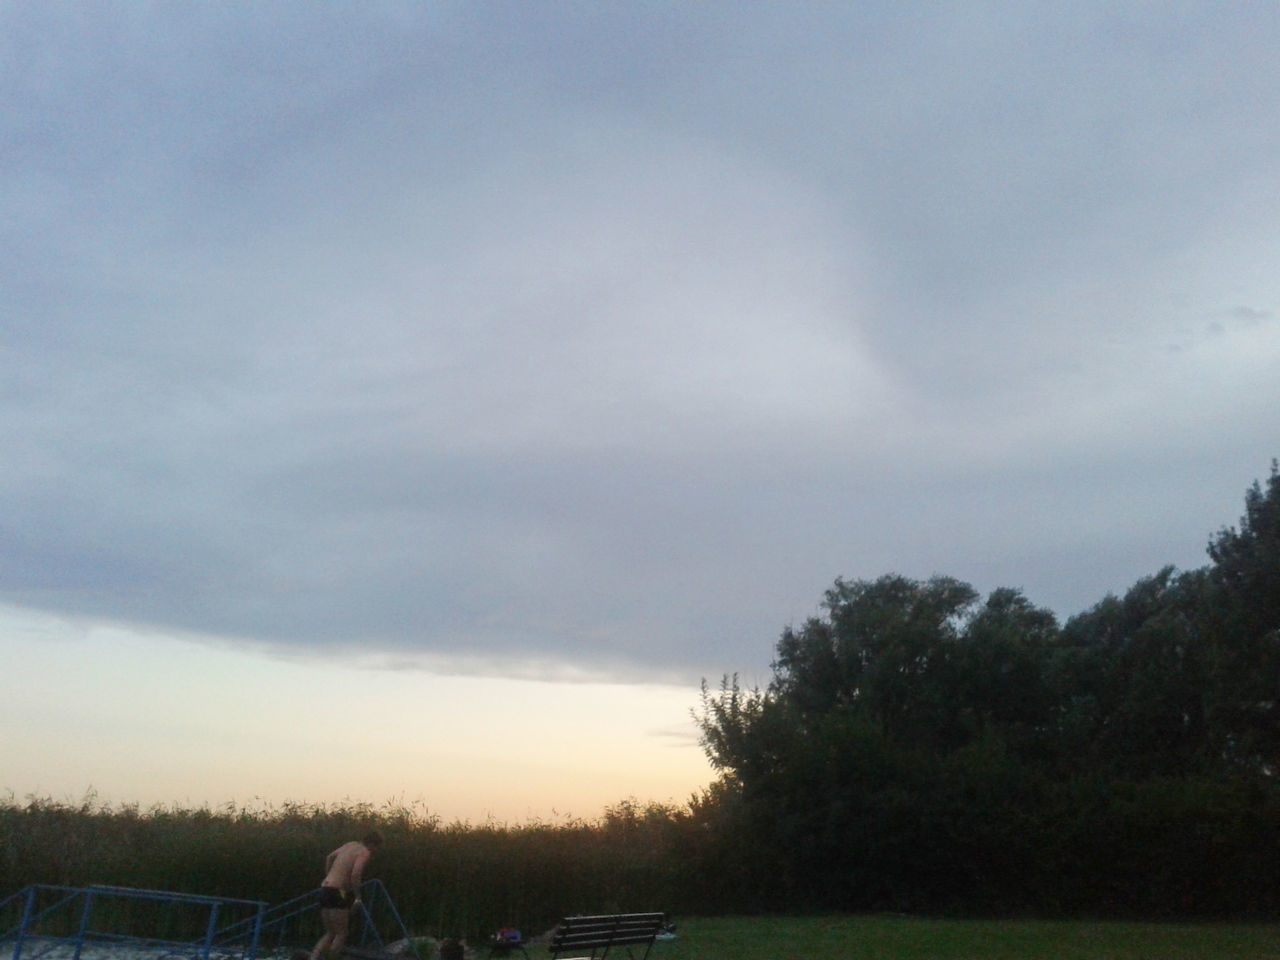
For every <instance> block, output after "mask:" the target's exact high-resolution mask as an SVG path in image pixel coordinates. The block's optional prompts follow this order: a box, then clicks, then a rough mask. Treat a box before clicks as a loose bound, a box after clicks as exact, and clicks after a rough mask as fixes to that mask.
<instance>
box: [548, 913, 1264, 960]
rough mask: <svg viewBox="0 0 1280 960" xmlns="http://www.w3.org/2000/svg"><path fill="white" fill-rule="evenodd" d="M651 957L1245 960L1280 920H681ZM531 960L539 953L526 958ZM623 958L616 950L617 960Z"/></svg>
mask: <svg viewBox="0 0 1280 960" xmlns="http://www.w3.org/2000/svg"><path fill="white" fill-rule="evenodd" d="M677 932H678V934H679V937H678V939H676V940H672V941H667V942H660V943H657V944H655V945H654V948H653V952H652V953H651V954H650V960H864V958H865V960H871V958H875V960H1215V958H1221V960H1250V958H1255V957H1256V958H1263V957H1266V958H1273V957H1277V956H1280V924H1173V923H1170V924H1156V923H1093V922H1068V921H1061V922H1059V921H1037V920H1026V921H1022V920H1006V921H996V920H993V921H977V920H922V919H915V918H906V917H876V916H871V917H864V916H832V917H752V918H737V917H715V918H706V919H697V918H691V919H681V920H680V921H679V925H678V929H677ZM534 957H535V960H540V957H539V954H535V955H534ZM621 957H625V953H624V954H622V955H621V956H620V958H619V960H621Z"/></svg>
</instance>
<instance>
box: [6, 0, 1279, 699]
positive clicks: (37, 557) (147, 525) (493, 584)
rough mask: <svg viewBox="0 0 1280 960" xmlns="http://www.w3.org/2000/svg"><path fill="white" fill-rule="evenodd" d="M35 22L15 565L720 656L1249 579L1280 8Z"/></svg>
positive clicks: (599, 651)
mask: <svg viewBox="0 0 1280 960" xmlns="http://www.w3.org/2000/svg"><path fill="white" fill-rule="evenodd" d="M0 17H2V18H3V23H2V24H0V26H3V28H4V29H3V30H2V31H0V33H2V34H3V37H4V40H3V41H0V42H3V44H4V49H3V52H4V56H3V57H0V63H3V64H4V66H3V67H2V68H0V69H3V71H4V72H3V74H2V75H0V78H2V79H3V80H4V83H3V84H0V89H3V90H4V91H6V92H5V93H4V94H3V101H2V102H0V106H2V107H3V110H2V111H0V116H3V117H4V120H3V121H0V146H3V150H0V156H2V157H3V159H0V164H3V172H4V178H3V184H4V185H3V187H0V214H2V215H3V216H0V223H3V224H4V225H3V226H0V245H2V247H3V251H4V257H3V258H0V289H2V290H3V292H4V297H3V299H4V302H5V303H6V304H7V307H6V308H5V312H4V316H3V320H2V321H0V323H2V326H0V364H3V370H4V377H3V381H2V382H0V436H2V437H3V439H4V443H5V448H6V450H7V451H8V455H7V457H6V463H5V464H4V465H3V466H0V507H2V508H3V510H2V513H0V517H2V519H0V600H4V601H6V602H9V603H14V604H19V605H25V606H29V607H33V608H37V609H43V610H49V611H53V612H57V613H64V614H79V615H86V616H94V617H103V618H114V619H120V620H126V621H130V622H134V623H139V624H146V625H153V626H157V627H166V628H173V629H182V630H190V631H196V632H200V633H205V634H210V635H227V636H233V637H239V638H244V639H247V640H249V641H252V642H256V643H262V644H265V645H266V646H268V647H270V648H273V649H275V650H276V651H277V652H278V653H280V654H281V655H289V654H290V652H291V651H292V650H294V649H297V648H310V647H314V646H317V645H319V646H323V647H328V648H333V649H335V650H336V649H349V650H360V651H363V652H364V653H366V654H373V655H378V656H384V657H386V658H387V662H388V663H420V664H423V665H429V666H431V667H432V668H433V669H455V670H459V671H465V672H477V671H480V672H483V671H501V672H509V673H518V674H520V675H531V674H539V673H541V674H546V675H558V676H563V675H566V671H568V673H574V674H575V675H576V673H578V672H580V673H581V674H584V675H585V674H593V673H600V672H606V673H616V674H620V675H627V676H645V675H648V676H652V675H654V674H653V673H652V672H650V673H648V674H646V673H645V671H646V670H648V671H652V670H653V669H654V668H653V667H651V666H650V665H651V664H654V663H657V664H659V665H660V666H659V668H657V669H660V670H662V671H664V674H663V675H664V676H672V675H675V676H681V677H696V676H697V675H698V674H699V673H711V674H718V673H719V672H720V671H722V670H734V669H738V668H739V667H746V666H750V665H760V664H764V663H767V659H768V656H769V652H770V648H771V645H772V642H773V640H774V639H775V638H776V635H777V632H778V630H779V629H780V628H781V626H782V625H783V624H785V623H786V622H788V621H792V620H797V619H801V618H803V617H804V616H807V615H809V614H811V613H813V612H814V611H815V608H816V604H817V601H818V599H819V597H820V595H821V592H822V590H823V589H824V588H825V587H826V586H827V585H829V584H830V582H831V580H832V579H833V578H834V577H835V576H837V575H844V576H876V575H878V574H880V573H883V572H887V571H890V570H898V571H901V572H904V573H907V574H909V575H913V576H928V575H930V574H931V573H934V572H944V573H949V574H952V575H955V576H958V577H961V578H963V579H967V580H971V581H973V582H974V583H975V584H976V585H977V586H979V587H980V588H982V589H990V588H993V587H995V586H1000V585H1011V586H1021V587H1023V588H1024V589H1025V590H1026V591H1027V593H1028V594H1029V596H1031V598H1032V599H1033V600H1035V601H1038V602H1041V603H1045V604H1048V605H1051V606H1052V607H1054V609H1056V610H1057V611H1058V612H1059V613H1061V614H1068V613H1071V612H1075V611H1077V610H1079V609H1082V608H1083V607H1084V606H1087V605H1089V604H1092V603H1093V602H1095V601H1096V600H1098V599H1100V598H1101V596H1102V595H1103V594H1104V593H1105V592H1106V591H1108V590H1121V589H1124V588H1125V587H1126V586H1127V585H1128V584H1129V583H1130V582H1132V580H1134V579H1136V578H1137V577H1139V576H1142V575H1145V574H1147V573H1150V572H1154V570H1156V569H1158V568H1159V567H1160V566H1162V565H1164V564H1165V563H1176V564H1179V565H1182V566H1186V565H1198V564H1199V563H1201V562H1203V552H1202V551H1203V546H1204V543H1205V541H1206V539H1207V536H1208V534H1209V533H1210V532H1211V531H1212V530H1214V529H1216V528H1217V527H1218V526H1220V525H1222V524H1223V523H1227V522H1230V521H1231V520H1232V519H1233V518H1234V517H1235V515H1236V513H1237V512H1238V506H1237V503H1238V501H1239V500H1240V495H1241V494H1242V492H1243V490H1244V488H1245V487H1246V486H1247V485H1248V483H1249V482H1250V481H1251V480H1252V479H1253V478H1254V477H1256V476H1259V475H1260V474H1261V473H1262V472H1263V471H1264V470H1265V468H1266V464H1267V463H1268V462H1269V459H1270V458H1271V457H1272V456H1274V455H1275V454H1276V451H1275V450H1274V449H1272V447H1271V446H1269V445H1273V444H1274V439H1275V438H1274V428H1273V419H1274V410H1275V408H1276V405H1277V400H1280V397H1278V396H1277V387H1276V383H1278V382H1280V378H1277V377H1276V376H1275V374H1276V367H1277V360H1278V359H1280V358H1278V355H1277V344H1276V341H1275V338H1274V330H1273V329H1272V328H1273V327H1274V322H1273V318H1274V316H1275V311H1276V294H1277V290H1276V286H1275V281H1274V276H1273V274H1274V270H1273V269H1272V268H1273V265H1274V262H1275V253H1276V244H1277V240H1278V235H1277V231H1276V227H1275V224H1276V223H1278V222H1280V217H1277V216H1276V215H1277V214H1280V210H1278V209H1277V206H1278V205H1280V204H1278V201H1277V199H1276V196H1275V193H1274V190H1273V189H1272V187H1273V184H1272V182H1271V181H1272V178H1273V171H1272V170H1271V164H1272V158H1273V157H1274V156H1275V154H1276V148H1277V147H1280V143H1277V140H1280V125H1278V124H1277V123H1276V121H1275V119H1274V117H1273V116H1272V113H1273V110H1272V105H1273V104H1274V102H1275V101H1276V99H1277V97H1276V95H1277V94H1280V71H1278V70H1277V68H1276V66H1275V64H1274V59H1273V57H1272V56H1271V53H1270V51H1271V50H1272V49H1273V48H1274V43H1273V41H1275V40H1276V39H1277V38H1276V37H1275V35H1274V34H1275V25H1274V23H1270V22H1268V21H1267V18H1266V17H1265V16H1264V15H1262V14H1259V13H1256V12H1252V11H1247V10H1238V11H1232V12H1231V13H1230V14H1229V15H1224V14H1223V13H1222V12H1221V11H1220V10H1210V9H1208V8H1205V9H1203V10H1201V9H1198V8H1196V7H1194V6H1191V7H1187V8H1185V9H1184V10H1183V11H1182V14H1181V16H1180V17H1173V16H1172V15H1169V14H1167V13H1166V12H1165V11H1162V10H1156V9H1153V8H1149V7H1146V6H1141V5H1132V6H1121V7H1118V8H1117V7H1114V6H1109V7H1097V8H1073V9H1070V10H1067V9H1064V10H1060V11H1044V10H1040V11H1028V10H1023V9H1020V8H1019V9H1010V8H1006V7H1002V6H1000V5H992V6H976V7H975V6H969V7H966V8H965V10H964V12H963V15H960V14H959V13H956V14H953V13H950V12H947V11H927V12H916V13H913V14H911V15H904V14H902V13H901V11H899V10H897V9H896V8H893V9H891V8H888V7H886V8H884V9H880V8H878V7H874V6H873V7H869V8H860V9H859V10H857V11H835V10H831V9H829V8H823V7H819V6H813V7H807V6H806V7H792V8H786V9H783V8H778V9H768V10H766V9H758V10H752V11H746V12H744V11H733V12H732V13H731V12H730V11H728V10H727V8H726V9H718V8H692V7H691V8H688V9H679V10H677V9H674V8H654V7H648V6H639V5H637V6H629V5H621V6H617V5H615V6H611V7H608V8H600V7H595V6H586V5H583V6H580V7H579V6H568V7H554V8H547V7H533V8H529V7H523V6H518V5H512V6H505V5H494V6H489V7H476V6H474V5H450V4H442V5H434V6H432V7H430V8H425V9H422V8H397V7H395V6H389V5H388V6H380V7H377V8H371V9H368V10H365V9H355V8H352V9H350V10H346V11H342V12H341V13H337V14H335V13H333V12H328V13H323V14H319V13H316V12H315V11H314V10H312V9H310V8H304V7H301V6H292V5H288V4H280V5H273V6H271V7H267V8H263V7H260V6H257V5H247V6H236V5H230V6H225V5H220V6H218V7H213V8H205V9H202V10H189V9H182V8H149V7H134V6H129V7H111V6H108V7H94V8H92V9H90V8H47V9H46V8H36V7H30V6H27V7H10V8H7V9H6V10H5V11H4V12H3V14H0Z"/></svg>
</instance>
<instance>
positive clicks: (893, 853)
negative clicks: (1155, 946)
mask: <svg viewBox="0 0 1280 960" xmlns="http://www.w3.org/2000/svg"><path fill="white" fill-rule="evenodd" d="M1208 555H1209V558H1210V563H1209V564H1208V565H1206V566H1205V567H1203V568H1201V569H1197V570H1193V571H1189V572H1178V571H1176V570H1175V569H1174V568H1172V567H1166V568H1165V569H1162V570H1160V571H1158V572H1157V573H1155V574H1153V575H1151V576H1149V577H1145V578H1143V579H1142V580H1140V581H1138V582H1137V583H1136V584H1134V585H1133V586H1132V587H1131V588H1130V589H1129V590H1128V591H1127V592H1126V593H1125V594H1124V595H1123V596H1115V595H1109V596H1107V597H1105V598H1104V599H1103V600H1102V601H1101V602H1099V603H1098V604H1097V605H1095V606H1094V607H1092V608H1091V609H1089V610H1087V611H1085V612H1083V613H1081V614H1079V615H1077V616H1074V617H1071V618H1070V619H1068V620H1067V621H1066V623H1065V624H1062V625H1059V624H1058V622H1057V619H1056V617H1055V616H1054V614H1053V613H1052V612H1050V611H1049V610H1046V609H1044V608H1041V607H1037V606H1036V605H1034V604H1033V603H1032V602H1031V601H1029V600H1028V599H1027V598H1026V597H1025V596H1023V595H1022V593H1021V592H1020V591H1018V590H1014V589H1008V588H1001V589H997V590H995V591H993V592H991V593H990V594H989V595H988V596H986V597H985V598H983V597H981V596H980V595H979V594H978V592H977V591H975V590H974V588H973V587H972V586H970V585H969V584H967V583H963V582H961V581H959V580H955V579H952V578H950V577H945V576H935V577H933V578H931V579H929V580H926V581H919V580H912V579H908V578H906V577H902V576H897V575H888V576H883V577H880V578H879V579H876V580H871V581H866V580H859V581H845V580H837V581H836V582H835V585H834V586H833V587H832V588H831V589H830V590H828V591H827V592H826V596H825V599H824V601H823V604H822V610H823V614H822V615H821V616H817V617H814V618H811V619H809V620H808V621H807V622H805V623H804V624H803V625H801V626H799V627H798V628H789V629H787V630H785V631H784V632H783V634H782V636H781V638H780V639H779V641H778V642H777V646H776V657H775V659H774V662H773V677H772V681H771V682H770V683H769V684H768V686H767V687H766V688H764V689H759V688H755V689H743V688H742V687H741V686H740V685H739V683H738V682H737V680H736V678H725V680H724V681H723V682H722V683H721V685H720V687H719V688H718V689H714V690H713V689H709V688H708V687H707V685H706V684H705V683H704V685H703V691H702V703H701V708H700V711H699V712H698V722H699V725H700V728H701V733H702V742H703V745H704V747H705V749H706V751H707V755H708V756H709V758H710V759H711V761H712V763H713V765H714V767H715V768H716V770H717V771H718V779H717V781H716V783H715V784H714V785H713V791H712V792H713V794H714V797H715V803H716V806H717V808H718V811H717V812H718V815H719V816H720V817H721V818H722V820H723V833H724V836H725V837H726V839H727V838H736V839H737V841H738V845H737V846H735V847H733V848H732V849H730V848H728V847H726V849H725V850H724V851H723V852H722V856H724V857H726V859H727V862H726V865H725V867H726V869H725V877H726V880H727V881H728V882H730V883H732V885H733V888H734V890H735V893H734V894H733V896H732V897H731V899H735V900H736V901H737V902H738V903H739V904H740V905H742V906H745V907H751V908H756V909H778V908H782V909H787V908H805V909H813V908H835V909H891V910H911V911H960V912H1036V913H1053V914H1062V913H1073V914H1080V913H1091V914H1107V915H1149V916H1150V915H1155V916H1161V915H1163V916H1191V915H1196V916H1202V915H1211V916H1240V915H1252V916H1274V915H1275V913H1276V909H1277V907H1276V904H1277V902H1278V899H1280V883H1278V882H1277V879H1276V878H1277V875H1278V874H1280V872H1278V871H1276V869H1275V867H1274V863H1275V861H1276V859H1277V857H1278V856H1280V802H1278V800H1280V796H1278V794H1277V786H1276V772H1277V764H1278V763H1280V475H1278V474H1277V467H1276V464H1275V462H1273V463H1272V469H1271V475H1270V478H1269V480H1268V481H1267V484H1266V486H1265V488H1264V487H1263V485H1261V484H1260V483H1257V482H1255V483H1254V484H1253V486H1252V487H1251V488H1250V489H1249V490H1248V491H1247V492H1246V495H1245V513H1244V515H1243V517H1242V518H1241V520H1240V524H1239V526H1238V527H1230V528H1224V529H1222V530H1221V531H1219V532H1218V533H1217V534H1216V535H1215V536H1213V537H1212V538H1211V539H1210V542H1209V545H1208ZM748 838H750V840H749V841H748Z"/></svg>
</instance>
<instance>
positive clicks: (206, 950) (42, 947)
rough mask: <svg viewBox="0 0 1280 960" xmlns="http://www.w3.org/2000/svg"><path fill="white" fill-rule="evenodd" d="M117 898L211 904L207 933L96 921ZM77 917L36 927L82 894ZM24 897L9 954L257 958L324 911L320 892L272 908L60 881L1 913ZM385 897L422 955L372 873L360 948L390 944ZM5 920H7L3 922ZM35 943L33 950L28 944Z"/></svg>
mask: <svg viewBox="0 0 1280 960" xmlns="http://www.w3.org/2000/svg"><path fill="white" fill-rule="evenodd" d="M42 895H43V896H53V897H54V902H53V903H51V904H48V905H46V906H43V907H41V908H40V909H37V906H38V900H39V899H40V897H41V896H42ZM111 897H119V898H124V899H126V900H128V899H132V900H147V901H156V902H160V903H165V904H169V905H173V904H180V905H184V906H188V907H194V908H197V909H199V908H204V909H207V910H208V919H207V921H206V922H205V933H204V936H203V938H201V939H199V940H194V941H186V940H181V941H180V940H165V939H161V938H151V937H138V936H132V935H128V934H121V933H112V932H110V931H106V930H98V929H95V928H94V926H93V914H94V909H95V908H96V907H97V906H98V905H99V903H101V902H102V901H103V900H104V899H106V898H111ZM81 898H83V899H82V903H81V906H80V916H79V920H78V923H77V925H76V926H77V929H76V933H75V935H74V936H49V935H45V934H39V935H37V934H36V933H35V928H36V925H37V924H39V923H40V922H41V921H43V920H46V919H48V918H51V917H55V916H58V911H63V913H62V914H61V919H63V920H64V922H69V921H70V920H71V919H72V917H71V916H70V915H69V914H70V911H71V910H73V909H74V904H75V903H76V901H77V900H81ZM19 900H21V903H22V916H21V919H20V920H19V921H18V923H17V925H16V926H15V927H13V928H12V929H9V930H0V945H3V944H5V943H6V942H7V941H8V940H9V939H10V938H13V952H12V954H11V960H39V958H41V957H43V956H45V955H46V954H48V953H50V952H51V951H52V950H54V949H55V948H56V947H57V946H59V945H67V944H71V945H74V950H73V954H72V960H81V956H80V955H81V951H82V950H83V948H84V946H85V945H86V944H103V943H118V944H121V945H127V946H128V947H130V948H132V949H135V950H143V949H155V950H156V951H157V954H158V956H159V957H160V958H161V960H178V958H186V960H210V955H211V954H212V953H213V952H214V951H216V952H217V955H218V957H219V960H222V958H227V960H256V957H257V954H258V949H259V947H260V946H261V945H262V944H263V943H264V941H266V940H269V939H271V938H272V937H273V936H274V939H275V941H276V944H275V948H274V950H275V952H276V953H280V952H281V951H282V950H283V947H284V939H285V936H286V935H287V933H288V931H289V929H290V925H291V923H292V925H293V926H294V928H295V929H297V928H298V927H300V922H299V921H300V918H301V917H303V916H304V915H306V914H308V913H310V912H312V911H315V912H317V913H318V912H319V902H318V898H317V896H316V893H315V891H310V892H308V893H305V894H303V895H302V896H299V897H295V898H294V899H292V900H289V901H286V902H285V903H281V904H277V905H276V906H274V907H271V906H268V904H267V903H266V902H265V901H262V900H236V899H232V898H228V897H206V896H200V895H197V894H189V893H173V892H169V891H164V890H141V889H135V888H132V887H111V886H89V887H59V886H50V885H46V884H35V885H33V886H30V887H26V888H24V889H23V890H20V891H19V892H18V893H16V894H13V895H12V896H10V897H7V898H6V899H4V900H0V918H2V917H3V912H4V911H5V909H6V908H10V909H12V908H13V907H14V906H16V904H17V902H18V901H19ZM383 902H385V910H386V911H387V912H389V914H390V918H391V922H392V924H393V926H394V928H395V930H396V931H397V932H398V933H399V934H400V936H401V937H402V938H403V939H404V940H405V942H406V943H407V944H408V946H409V952H410V954H411V955H412V956H413V957H414V960H421V958H420V957H419V955H418V952H417V947H416V946H415V945H414V943H413V938H412V937H410V936H409V931H408V930H407V929H406V928H405V925H404V921H403V920H402V919H401V917H400V913H399V911H397V910H396V906H395V904H394V903H393V902H392V900H391V896H390V894H389V893H388V892H387V889H386V887H385V886H384V885H383V884H382V882H381V881H380V880H367V881H365V883H364V884H362V885H361V887H360V909H361V911H362V914H363V916H364V919H365V923H364V924H362V925H361V926H362V930H361V934H360V943H359V946H360V947H362V948H363V947H364V946H365V945H366V944H367V943H368V942H369V941H370V940H372V941H374V943H375V944H376V947H377V952H378V953H382V954H384V953H385V952H386V944H385V943H384V942H383V939H382V936H381V935H380V934H379V933H378V929H377V926H376V924H375V923H374V922H373V915H372V912H371V911H372V910H373V909H374V908H375V907H381V905H382V903H383ZM231 910H234V911H235V912H237V913H239V914H246V913H247V914H248V915H247V916H240V917H239V918H238V919H233V920H231V921H229V922H227V923H226V924H225V925H224V926H219V923H220V922H221V921H222V920H223V917H224V915H225V914H226V913H228V912H231ZM0 922H2V921H0ZM32 945H35V947H34V949H30V948H31V947H32Z"/></svg>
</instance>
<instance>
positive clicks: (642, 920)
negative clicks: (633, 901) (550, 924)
mask: <svg viewBox="0 0 1280 960" xmlns="http://www.w3.org/2000/svg"><path fill="white" fill-rule="evenodd" d="M665 921H666V914H664V913H615V914H605V915H601V916H594V917H565V918H564V919H563V920H561V921H560V924H559V926H557V927H556V929H555V933H553V934H552V935H551V942H550V944H548V948H549V949H550V951H551V960H560V958H561V957H574V958H584V960H605V957H606V956H607V955H608V953H609V949H610V948H611V947H626V949H627V956H629V957H631V960H636V957H635V954H633V953H632V952H631V948H632V947H639V946H643V947H644V953H642V954H641V955H640V958H639V960H645V958H647V957H648V956H649V948H650V947H652V946H653V938H654V937H656V936H657V935H658V934H659V933H660V932H662V929H663V927H664V925H665ZM597 951H598V952H597Z"/></svg>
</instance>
